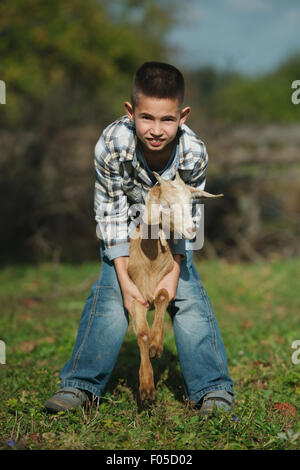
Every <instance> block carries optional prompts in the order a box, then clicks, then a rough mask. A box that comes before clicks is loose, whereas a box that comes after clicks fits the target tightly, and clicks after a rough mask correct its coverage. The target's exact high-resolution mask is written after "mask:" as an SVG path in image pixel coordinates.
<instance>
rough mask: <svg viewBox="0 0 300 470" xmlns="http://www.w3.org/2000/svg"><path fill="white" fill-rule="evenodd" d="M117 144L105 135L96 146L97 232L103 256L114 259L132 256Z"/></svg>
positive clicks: (95, 208)
mask: <svg viewBox="0 0 300 470" xmlns="http://www.w3.org/2000/svg"><path fill="white" fill-rule="evenodd" d="M114 152H115V150H114V148H113V143H111V144H110V143H106V142H105V138H104V136H103V134H102V136H101V137H100V139H99V140H98V142H97V144H96V147H95V159H94V162H95V194H94V213H95V220H96V222H97V228H96V233H97V236H98V237H99V238H100V239H101V240H102V242H103V246H104V252H103V254H104V255H105V256H107V258H108V259H110V260H112V259H114V258H117V257H119V256H129V242H130V240H129V233H128V208H129V207H128V201H127V197H126V195H125V194H124V191H123V189H122V179H121V176H120V174H119V167H118V161H117V158H114V157H115V155H114Z"/></svg>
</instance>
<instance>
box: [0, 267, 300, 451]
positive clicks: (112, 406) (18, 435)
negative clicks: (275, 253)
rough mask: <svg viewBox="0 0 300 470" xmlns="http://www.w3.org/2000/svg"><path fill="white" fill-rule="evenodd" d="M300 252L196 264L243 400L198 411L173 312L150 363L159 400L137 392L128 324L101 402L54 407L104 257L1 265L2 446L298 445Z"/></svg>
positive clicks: (136, 361)
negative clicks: (150, 401)
mask: <svg viewBox="0 0 300 470" xmlns="http://www.w3.org/2000/svg"><path fill="white" fill-rule="evenodd" d="M299 262H300V260H288V261H275V262H265V263H258V264H252V265H247V264H235V265H230V264H227V263H225V262H222V261H210V262H207V261H205V262H201V264H200V263H198V264H197V267H198V270H199V273H200V276H201V278H202V280H203V283H204V285H205V287H206V289H207V291H208V294H209V296H210V299H211V301H212V304H213V306H214V310H215V314H216V317H217V320H218V323H219V326H220V329H221V332H222V336H223V340H224V343H225V346H226V350H227V356H228V365H229V371H230V374H231V376H232V378H233V380H234V383H235V400H236V404H235V407H234V409H233V410H232V412H230V413H227V414H226V413H224V412H223V413H222V412H219V413H217V415H216V416H214V417H200V416H199V415H198V414H197V412H196V411H195V410H193V409H192V408H191V407H190V406H189V403H188V402H187V401H186V399H185V397H184V392H183V387H182V383H181V377H180V368H179V364H178V357H177V353H176V348H175V343H174V339H173V332H172V326H171V323H170V320H169V318H167V320H166V321H167V327H166V337H165V350H164V354H163V357H162V358H161V359H160V360H158V361H155V362H154V363H153V365H154V371H155V380H156V384H157V391H158V394H157V400H156V402H155V404H154V405H152V406H151V407H149V408H141V407H140V405H139V402H138V401H137V391H138V367H139V352H138V347H137V342H136V338H135V336H134V334H133V333H132V329H131V327H130V328H129V330H128V333H127V336H126V339H125V342H124V345H123V347H122V349H121V354H120V356H119V359H118V362H117V365H116V368H115V370H114V373H113V375H112V377H111V380H110V382H109V385H108V387H107V390H106V393H105V395H104V397H103V399H102V400H101V402H100V404H98V405H97V406H94V407H90V408H89V409H82V408H80V409H77V410H75V411H72V412H63V413H59V414H58V415H48V414H46V413H45V412H44V410H43V403H44V401H45V400H46V399H47V398H49V396H50V395H51V394H52V393H53V392H54V391H55V390H56V389H57V387H58V383H59V372H60V369H61V367H62V366H63V365H64V363H65V361H66V360H67V359H69V357H70V354H71V351H72V348H73V344H74V340H75V337H76V333H77V327H78V323H79V319H80V315H81V310H82V307H83V305H84V302H85V299H86V297H87V296H88V295H89V292H90V287H91V285H92V282H93V280H95V279H96V277H97V276H98V272H99V265H97V264H91V263H87V264H83V265H81V266H71V265H59V266H52V265H49V264H47V265H46V264H45V265H41V266H39V267H34V266H25V267H24V266H15V267H7V268H5V269H2V270H1V271H0V301H1V314H0V315H1V317H0V340H3V341H5V344H6V365H0V378H1V386H0V387H1V388H0V392H1V400H0V422H1V429H0V449H7V448H11V449H13V448H18V449H107V450H110V449H151V450H160V449H172V450H173V449H174V450H175V449H180V450H183V449H184V450H192V449H269V450H270V449H299V448H300V422H299V418H298V411H297V410H299V404H300V364H293V362H292V354H293V352H294V350H293V349H292V347H291V345H292V343H293V341H295V340H300V327H299V323H300V322H299V311H300V309H299V306H300V300H299V277H300V269H299ZM299 357H300V354H299ZM284 404H285V405H284Z"/></svg>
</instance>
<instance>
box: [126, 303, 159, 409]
mask: <svg viewBox="0 0 300 470" xmlns="http://www.w3.org/2000/svg"><path fill="white" fill-rule="evenodd" d="M131 315H132V322H133V329H134V331H135V334H136V335H137V340H138V345H139V348H140V359H141V362H140V371H139V377H140V396H141V400H154V398H155V387H154V380H153V369H152V365H151V361H150V358H149V345H150V329H149V326H148V322H147V318H146V316H147V307H144V306H143V305H141V304H140V303H139V302H138V301H137V300H134V301H133V303H132V310H131Z"/></svg>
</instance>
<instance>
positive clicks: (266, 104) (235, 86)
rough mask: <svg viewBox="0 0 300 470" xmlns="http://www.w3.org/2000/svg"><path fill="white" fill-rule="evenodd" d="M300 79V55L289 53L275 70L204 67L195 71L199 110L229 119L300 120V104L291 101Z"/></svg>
mask: <svg viewBox="0 0 300 470" xmlns="http://www.w3.org/2000/svg"><path fill="white" fill-rule="evenodd" d="M297 79H298V80H299V79H300V55H299V54H298V55H295V56H293V57H290V58H288V59H287V60H286V62H284V63H283V64H282V65H280V66H279V67H278V69H277V70H274V71H273V72H272V73H269V74H267V75H263V76H258V77H254V78H252V77H247V76H243V75H239V74H236V73H224V72H217V71H216V70H214V69H213V68H204V69H202V70H200V71H198V72H195V73H194V74H193V81H194V84H195V85H194V86H195V87H196V89H197V91H196V93H198V96H199V104H200V108H199V112H201V111H202V113H203V115H205V117H206V118H208V119H209V118H211V119H218V120H221V121H227V122H232V123H235V122H238V123H241V122H270V121H273V122H299V118H300V105H298V106H297V105H295V104H293V103H292V101H291V96H292V93H293V91H295V90H293V89H292V88H291V86H292V82H293V81H294V80H297Z"/></svg>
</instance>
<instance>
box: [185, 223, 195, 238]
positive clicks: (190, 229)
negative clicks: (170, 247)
mask: <svg viewBox="0 0 300 470" xmlns="http://www.w3.org/2000/svg"><path fill="white" fill-rule="evenodd" d="M195 235H196V227H195V226H194V225H193V226H192V227H188V228H187V229H186V230H185V231H184V232H183V236H184V238H186V239H187V240H192V239H193V238H194V237H195Z"/></svg>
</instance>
